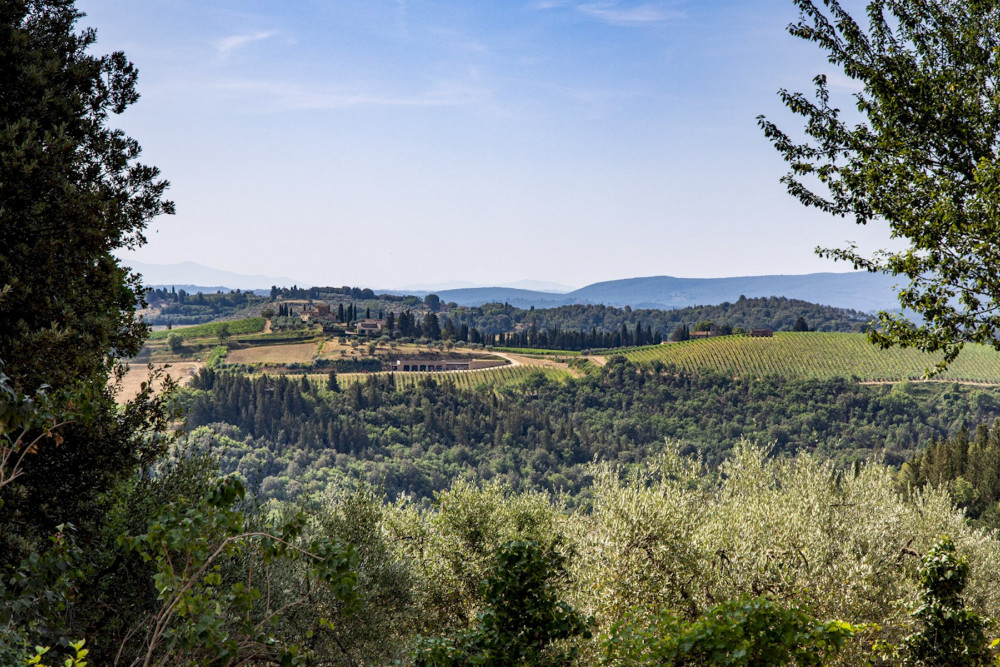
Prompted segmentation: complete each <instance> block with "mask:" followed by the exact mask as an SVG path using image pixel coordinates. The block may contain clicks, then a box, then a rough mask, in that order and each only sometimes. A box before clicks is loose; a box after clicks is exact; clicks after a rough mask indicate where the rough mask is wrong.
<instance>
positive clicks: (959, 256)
mask: <svg viewBox="0 0 1000 667" xmlns="http://www.w3.org/2000/svg"><path fill="white" fill-rule="evenodd" d="M794 1H795V4H796V5H797V6H798V7H799V10H800V18H799V21H798V22H797V23H794V24H792V25H791V26H789V31H790V32H791V34H792V35H794V36H796V37H799V38H801V39H805V40H807V41H811V42H815V43H816V44H817V45H818V46H819V47H820V49H822V50H823V51H824V52H825V53H826V55H827V59H828V60H829V62H830V63H831V64H832V65H833V66H835V67H836V68H838V69H840V70H841V71H842V72H843V74H844V75H846V76H847V78H848V79H850V80H852V81H853V82H854V83H855V84H856V85H857V86H858V87H859V88H860V91H859V92H858V93H856V94H854V99H853V100H850V101H849V100H844V101H845V102H848V103H849V104H852V106H854V107H856V110H857V113H854V112H853V111H852V113H851V114H850V115H849V116H845V115H844V114H842V113H841V110H840V108H838V106H837V101H835V100H834V99H833V91H831V88H830V86H829V84H828V82H827V77H826V75H823V74H821V75H818V76H817V77H816V78H815V80H814V81H815V85H816V91H815V97H814V98H810V97H809V96H807V95H805V94H803V93H799V92H790V91H788V90H781V91H780V93H779V94H780V96H781V99H782V101H783V102H784V103H785V105H786V106H787V107H788V108H789V109H790V110H791V111H792V112H793V113H794V114H796V115H798V116H800V117H801V118H802V122H803V126H804V132H805V135H806V136H807V137H808V138H807V139H806V140H805V141H804V142H802V143H799V142H798V141H797V140H796V139H793V138H792V136H791V135H790V134H788V133H786V132H785V131H783V130H781V129H779V128H778V126H777V125H775V124H774V123H773V122H771V121H769V120H767V119H765V118H764V117H762V116H761V117H759V118H758V122H759V123H760V125H761V127H762V128H763V130H764V134H765V135H766V136H767V138H768V139H770V141H771V142H772V143H773V144H774V146H775V148H776V149H777V150H778V152H779V153H781V155H782V156H783V157H784V159H785V160H786V161H787V162H788V163H789V164H790V170H789V172H788V174H787V175H786V176H784V178H783V179H782V181H783V182H784V184H785V185H786V187H787V189H788V191H789V193H790V194H792V195H793V196H795V197H797V198H798V199H799V200H800V201H801V202H802V203H803V204H805V205H806V206H810V207H814V208H817V209H819V210H821V211H825V212H827V213H830V214H833V215H836V216H841V217H850V218H853V219H854V221H855V222H856V223H857V224H861V225H865V224H868V223H880V224H885V225H886V226H887V227H888V229H889V231H890V232H891V233H892V235H893V236H894V237H896V238H900V239H905V240H906V241H907V242H908V247H906V248H905V249H903V250H899V251H880V252H877V253H875V254H874V255H871V256H866V255H864V254H862V253H861V252H860V251H859V250H858V249H857V247H856V246H855V245H853V244H850V245H848V246H847V247H845V248H834V249H822V248H820V249H817V252H818V253H819V254H820V255H821V256H824V257H832V258H834V259H838V260H843V261H846V262H848V263H850V264H852V265H853V266H854V268H856V269H865V270H867V271H871V272H884V273H889V274H893V275H897V276H899V277H900V278H902V279H903V280H904V281H908V283H906V282H904V284H903V286H902V289H901V290H900V291H899V302H900V305H901V306H903V307H904V308H906V309H910V310H912V311H914V312H916V313H918V314H919V315H920V316H922V318H923V322H922V323H920V325H919V326H916V327H914V326H911V325H910V323H909V322H907V321H905V320H904V319H902V318H901V316H899V315H896V314H890V313H881V314H880V315H879V318H880V320H881V328H880V329H877V330H876V329H873V330H871V331H870V332H869V337H870V338H871V339H872V340H873V341H874V342H876V343H878V344H879V345H881V346H883V347H888V346H890V345H902V346H912V347H917V348H919V349H923V350H926V351H943V352H944V359H943V361H942V363H941V364H940V365H939V368H943V367H944V365H945V364H946V363H947V362H949V361H951V360H953V359H954V358H955V357H956V356H957V355H958V353H959V352H960V350H961V347H962V344H963V343H966V342H980V343H988V344H991V345H993V346H995V347H997V348H998V349H1000V336H998V334H997V332H998V331H1000V309H998V308H997V302H998V299H1000V274H998V272H997V271H996V266H997V262H998V260H1000V255H998V251H997V248H1000V224H998V223H1000V218H998V213H997V210H998V204H1000V155H998V150H1000V95H998V92H1000V91H998V83H997V82H998V80H1000V77H998V75H1000V51H998V45H1000V5H997V3H996V2H993V1H992V0H968V1H966V2H954V1H952V0H871V1H870V2H868V4H867V11H866V16H867V21H864V22H859V21H857V20H855V18H853V17H852V16H850V15H849V14H848V12H847V11H846V10H845V9H844V8H843V7H842V6H841V3H840V2H839V1H838V0H824V2H823V3H822V4H820V3H819V2H814V1H813V0H794ZM859 116H860V118H859Z"/></svg>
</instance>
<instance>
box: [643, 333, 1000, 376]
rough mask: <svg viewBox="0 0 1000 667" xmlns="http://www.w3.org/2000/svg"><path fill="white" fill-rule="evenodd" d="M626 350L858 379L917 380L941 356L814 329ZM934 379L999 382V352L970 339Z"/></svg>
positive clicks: (711, 365) (684, 361)
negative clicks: (953, 359)
mask: <svg viewBox="0 0 1000 667" xmlns="http://www.w3.org/2000/svg"><path fill="white" fill-rule="evenodd" d="M624 356H625V357H627V358H628V359H629V360H631V361H633V362H635V363H639V364H648V363H652V362H653V361H660V362H662V363H665V364H672V365H675V366H677V367H678V368H681V369H682V370H685V371H696V370H701V369H706V368H707V369H711V370H716V371H719V372H722V373H727V374H732V375H735V376H741V377H745V376H751V377H752V376H763V375H770V374H774V375H783V376H786V377H818V378H831V377H838V376H844V377H858V378H859V379H861V380H862V381H894V380H917V379H920V377H921V376H922V375H923V373H924V370H925V369H927V368H930V367H932V366H934V364H935V363H937V361H938V359H939V358H940V357H938V356H934V355H929V354H925V353H923V352H919V351H917V350H902V349H898V348H893V349H889V350H880V349H879V348H877V347H875V346H874V345H872V344H870V343H869V342H868V341H867V340H866V339H865V336H864V335H863V334H848V333H816V332H811V333H778V334H775V335H774V337H773V338H749V337H744V336H726V337H719V338H709V339H704V340H697V341H687V342H684V343H673V344H669V345H658V346H650V347H646V348H638V349H633V350H631V351H628V352H626V353H625V355H624ZM938 379H942V380H955V381H961V382H983V383H1000V353H998V352H996V351H995V350H993V349H992V348H988V347H984V346H982V345H968V346H966V348H965V350H964V351H963V352H962V354H961V355H960V356H959V358H958V360H957V361H955V363H953V364H952V366H951V368H949V369H948V370H947V371H946V372H945V373H943V374H942V375H940V376H939V378H938Z"/></svg>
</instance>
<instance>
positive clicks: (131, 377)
mask: <svg viewBox="0 0 1000 667" xmlns="http://www.w3.org/2000/svg"><path fill="white" fill-rule="evenodd" d="M204 365H205V364H203V363H199V362H195V361H181V362H176V363H172V364H153V368H154V369H156V370H163V369H165V370H166V373H167V375H169V376H170V377H172V378H173V379H174V381H176V382H177V384H179V385H182V386H183V385H186V384H188V383H189V382H191V379H192V378H194V376H195V375H197V374H198V371H199V370H201V368H202V366H204ZM149 372H150V371H149V368H148V367H147V366H146V364H136V363H133V364H132V365H131V366H130V367H129V369H128V373H126V374H125V377H124V378H122V383H121V387H120V388H119V391H118V393H117V395H116V396H115V400H116V401H118V403H125V402H126V401H130V400H132V399H133V398H135V396H136V395H137V394H138V393H139V391H140V389H141V388H142V383H143V382H148V381H149ZM161 389H163V382H162V381H161V382H157V383H156V384H155V385H154V391H156V392H159V391H160V390H161Z"/></svg>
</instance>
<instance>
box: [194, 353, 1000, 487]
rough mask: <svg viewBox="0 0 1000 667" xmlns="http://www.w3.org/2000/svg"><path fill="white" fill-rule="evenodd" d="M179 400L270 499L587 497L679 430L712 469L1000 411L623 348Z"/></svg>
mask: <svg viewBox="0 0 1000 667" xmlns="http://www.w3.org/2000/svg"><path fill="white" fill-rule="evenodd" d="M330 387H336V388H337V389H338V390H337V391H333V390H331V388H330ZM177 400H178V401H179V403H180V404H181V405H182V406H183V407H184V408H185V409H186V411H187V426H188V428H189V429H191V430H192V435H191V436H190V438H191V439H192V440H193V441H197V442H199V443H201V444H202V445H204V446H206V447H210V449H211V451H214V452H216V453H217V454H218V455H219V456H220V457H221V459H220V460H221V464H222V468H223V470H224V471H226V472H239V473H240V474H241V475H242V476H243V477H244V478H245V479H246V480H248V482H249V483H251V485H252V486H253V488H260V489H261V491H262V492H263V494H264V495H265V496H267V497H277V498H292V497H295V496H297V495H298V494H299V493H301V492H303V491H307V492H308V491H321V490H323V489H324V488H325V485H326V484H328V483H330V482H331V481H335V480H337V479H340V478H344V477H348V478H352V479H355V480H360V481H364V482H367V483H369V484H372V485H373V486H374V487H376V488H380V489H383V490H384V491H385V493H387V494H388V496H389V497H390V498H396V497H398V496H399V495H400V494H403V493H406V494H410V495H412V496H414V497H417V498H425V499H430V498H432V497H433V494H434V492H436V491H439V490H441V489H443V488H446V487H448V486H449V485H450V484H452V483H453V482H454V481H455V480H460V479H465V480H475V479H479V480H503V481H504V482H505V483H508V484H510V485H511V488H513V489H515V490H518V491H536V490H544V491H551V492H558V491H565V492H568V493H569V494H570V495H571V496H574V497H575V496H580V495H586V493H587V490H588V487H589V485H590V483H591V481H592V479H591V464H592V463H593V462H594V461H611V462H616V463H621V464H633V463H638V462H642V461H644V460H647V459H648V458H649V457H650V456H651V455H652V454H654V453H656V452H657V451H659V450H661V449H662V447H663V445H664V442H665V441H675V440H676V441H681V442H682V443H684V444H683V451H685V452H686V453H688V454H691V455H697V456H700V457H703V458H704V459H705V460H706V461H708V462H709V463H711V464H718V463H719V462H721V461H723V460H724V459H725V457H726V455H727V453H728V452H729V451H730V450H731V449H732V448H733V447H734V446H736V445H737V444H738V443H739V442H740V441H741V440H743V439H749V440H752V441H757V442H760V443H766V444H768V446H769V447H770V448H771V450H772V453H773V454H775V455H790V454H794V453H796V452H799V451H816V452H821V453H823V454H824V455H825V456H827V457H830V458H832V459H834V460H836V461H839V462H841V463H848V462H851V461H856V460H862V459H868V458H873V457H874V458H878V459H880V460H883V461H885V462H887V463H889V464H892V465H897V466H898V465H899V464H901V463H902V462H903V461H904V460H905V459H906V458H908V457H910V456H912V455H913V453H914V452H915V451H917V450H918V448H920V447H921V446H923V445H924V444H926V443H928V442H930V441H931V440H932V439H935V438H937V439H942V438H946V437H948V436H951V435H955V434H957V433H958V432H959V431H960V429H961V428H962V427H963V426H974V425H975V424H978V423H980V422H982V421H984V420H991V419H994V418H996V417H1000V393H998V392H997V391H996V390H993V389H989V388H975V387H963V386H959V385H949V384H937V385H913V384H905V383H904V384H900V385H896V386H888V385H886V386H861V385H859V384H857V383H856V382H853V381H851V380H849V379H834V380H822V381H820V380H804V379H798V380H796V379H784V378H780V377H769V378H761V379H734V378H730V377H725V376H722V375H718V374H712V373H704V374H698V375H692V374H682V373H678V372H676V371H675V370H674V369H671V368H666V367H663V366H662V365H658V366H654V367H650V368H639V367H636V366H633V365H631V364H629V363H628V362H626V361H625V360H624V359H622V358H620V357H619V358H614V359H612V360H611V362H609V364H608V365H607V366H606V367H604V368H603V369H602V370H601V371H600V372H599V373H597V374H594V375H591V376H588V377H585V378H581V379H579V380H571V381H569V382H566V383H559V382H553V381H547V380H546V379H545V378H544V376H541V375H539V376H537V377H535V378H534V379H533V380H532V379H530V378H529V380H528V381H527V382H526V383H524V384H523V385H520V386H518V387H514V388H511V389H509V390H507V391H501V392H499V393H494V392H486V391H469V390H462V389H458V388H456V387H455V386H454V385H452V384H450V383H448V382H434V381H433V380H427V381H426V382H424V383H423V384H422V385H421V386H420V387H418V388H415V389H409V390H406V391H403V390H397V389H396V387H395V385H394V383H393V380H392V376H391V375H384V376H375V375H373V376H371V377H369V378H368V379H367V380H366V381H364V382H357V383H354V384H351V385H349V386H346V387H344V388H343V389H342V390H340V388H339V386H338V383H336V381H335V380H334V381H333V383H330V382H329V381H327V382H324V383H316V382H314V381H313V382H311V381H308V380H305V379H304V378H296V377H294V376H279V377H265V376H257V377H254V378H251V377H248V376H245V375H237V374H228V373H217V372H214V371H210V370H206V371H203V372H202V373H201V374H200V375H199V376H198V377H197V378H196V379H195V381H194V382H193V383H192V385H191V386H190V387H189V388H186V389H184V390H182V391H181V392H180V393H179V394H178V398H177ZM202 427H207V429H206V428H202Z"/></svg>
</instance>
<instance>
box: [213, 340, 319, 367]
mask: <svg viewBox="0 0 1000 667" xmlns="http://www.w3.org/2000/svg"><path fill="white" fill-rule="evenodd" d="M318 348H319V344H318V343H293V344H291V345H259V346H255V347H248V348H246V349H243V350H230V351H229V354H228V355H226V363H227V364H308V363H309V362H310V361H312V360H313V357H315V356H316V350H317V349H318Z"/></svg>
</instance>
